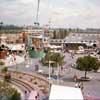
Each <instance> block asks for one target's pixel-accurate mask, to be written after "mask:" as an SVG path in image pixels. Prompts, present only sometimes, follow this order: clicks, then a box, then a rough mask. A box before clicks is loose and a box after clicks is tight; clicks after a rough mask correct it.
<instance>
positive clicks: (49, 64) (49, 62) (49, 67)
mask: <svg viewBox="0 0 100 100" xmlns="http://www.w3.org/2000/svg"><path fill="white" fill-rule="evenodd" d="M49 80H50V61H49Z"/></svg>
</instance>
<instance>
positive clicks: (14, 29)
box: [0, 25, 23, 33]
mask: <svg viewBox="0 0 100 100" xmlns="http://www.w3.org/2000/svg"><path fill="white" fill-rule="evenodd" d="M22 29H23V27H19V26H15V25H5V26H4V25H2V26H0V33H20V32H21V31H22Z"/></svg>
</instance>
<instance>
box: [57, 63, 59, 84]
mask: <svg viewBox="0 0 100 100" xmlns="http://www.w3.org/2000/svg"><path fill="white" fill-rule="evenodd" d="M57 68H58V75H57V84H59V64H58V63H57Z"/></svg>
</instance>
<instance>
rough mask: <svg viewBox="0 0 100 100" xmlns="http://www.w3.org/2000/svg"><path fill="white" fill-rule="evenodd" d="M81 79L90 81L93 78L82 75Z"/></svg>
mask: <svg viewBox="0 0 100 100" xmlns="http://www.w3.org/2000/svg"><path fill="white" fill-rule="evenodd" d="M79 80H80V81H90V80H91V78H90V77H81V78H80V79H79Z"/></svg>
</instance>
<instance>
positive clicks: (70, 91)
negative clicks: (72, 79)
mask: <svg viewBox="0 0 100 100" xmlns="http://www.w3.org/2000/svg"><path fill="white" fill-rule="evenodd" d="M49 100H84V99H83V95H82V92H81V90H80V89H79V88H74V87H66V86H59V85H52V86H51V92H50V97H49Z"/></svg>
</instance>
